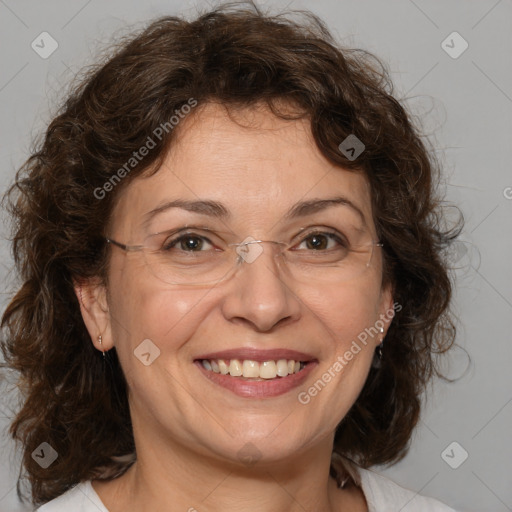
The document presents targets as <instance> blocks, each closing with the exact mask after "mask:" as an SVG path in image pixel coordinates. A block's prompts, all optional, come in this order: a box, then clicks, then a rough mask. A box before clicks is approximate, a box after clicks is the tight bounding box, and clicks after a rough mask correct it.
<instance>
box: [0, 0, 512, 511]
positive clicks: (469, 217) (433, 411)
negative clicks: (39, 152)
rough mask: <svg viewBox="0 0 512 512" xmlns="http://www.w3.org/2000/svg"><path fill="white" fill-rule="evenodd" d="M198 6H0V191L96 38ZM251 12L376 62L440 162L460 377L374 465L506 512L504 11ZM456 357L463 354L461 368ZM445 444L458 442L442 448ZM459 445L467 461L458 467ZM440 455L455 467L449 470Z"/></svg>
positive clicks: (452, 501)
mask: <svg viewBox="0 0 512 512" xmlns="http://www.w3.org/2000/svg"><path fill="white" fill-rule="evenodd" d="M208 5H209V4H208V3H207V2H204V1H203V2H199V1H195V2H177V1H163V0H160V1H153V2H145V3H143V2H138V1H135V0H130V1H127V0H124V1H121V0H115V1H110V2H100V1H99V0H89V1H87V0H80V1H78V0H73V1H69V0H67V1H64V0H61V1H55V0H54V1H50V0H47V1H45V2H40V1H35V0H30V1H22V2H15V1H14V0H0V34H1V45H0V70H1V75H0V104H1V112H2V116H1V119H0V130H1V136H0V141H1V149H0V158H1V168H0V186H1V189H2V191H3V190H5V187H6V186H7V184H8V183H9V182H11V181H12V179H13V176H14V171H15V169H16V168H17V167H18V166H19V165H20V164H21V163H22V162H23V161H24V160H25V159H26V157H27V154H28V151H29V147H30V143H31V140H32V139H33V137H34V136H35V135H37V134H38V133H39V132H40V130H41V129H42V128H43V127H44V125H45V123H46V122H47V121H48V120H49V119H50V116H51V112H52V111H54V110H55V106H56V104H57V103H58V102H59V101H60V100H61V98H62V96H63V94H64V91H65V87H66V85H67V84H68V83H69V81H70V80H71V79H72V78H73V76H74V74H75V73H76V72H77V71H78V70H79V69H80V68H81V67H82V66H83V65H84V64H87V63H90V62H92V61H93V60H94V54H95V52H96V51H97V49H98V42H100V43H103V44H104V43H106V42H107V41H108V40H109V39H111V38H112V37H113V33H116V31H121V32H123V31H125V30H126V26H127V24H130V25H131V24H133V23H135V24H137V26H140V25H141V24H142V23H144V22H145V21H146V20H148V19H150V18H153V17H155V16H158V15H163V14H175V13H182V14H185V15H186V16H193V15H194V13H195V12H196V6H199V7H200V8H203V9H206V8H207V7H208ZM259 5H261V6H266V7H271V8H272V9H274V8H275V9H278V8H284V7H286V6H288V7H289V8H295V9H300V8H306V9H310V10H312V11H313V12H315V13H317V14H318V15H320V17H322V18H323V19H324V20H325V21H326V22H327V24H328V26H329V27H330V29H331V30H333V31H334V33H335V34H336V35H337V37H338V38H339V40H340V41H341V42H342V43H344V44H346V45H347V46H355V47H361V48H365V49H367V50H369V51H371V52H374V53H376V54H377V55H378V56H380V57H381V58H382V59H384V61H386V62H387V63H388V66H389V69H390V71H391V73H392V78H393V80H394V83H395V85H396V96H397V97H398V98H402V99H404V102H405V103H406V105H407V106H408V107H409V108H410V110H411V111H412V112H413V114H414V115H416V116H418V120H420V121H421V123H422V125H423V129H424V130H425V131H426V132H427V133H428V134H429V136H430V137H431V140H432V142H433V143H434V144H435V147H436V151H437V152H438V156H439V157H440V159H441V161H442V162H443V166H444V173H445V175H444V179H445V192H446V197H447V199H448V200H450V201H453V202H455V203H457V204H458V205H459V206H460V207H461V209H462V210H463V212H464V215H465V218H466V226H465V229H464V232H463V234H462V240H463V241H464V242H465V243H460V244H458V246H457V247H456V248H455V251H454V253H453V255H452V259H453V261H454V262H456V263H457V266H458V267H460V270H458V271H457V292H456V296H455V311H456V313H457V315H458V318H459V334H458V344H459V346H460V348H459V349H457V350H454V352H453V354H452V356H451V358H450V365H449V366H447V367H446V372H447V374H448V375H449V376H450V377H460V379H459V380H457V381H456V382H455V383H454V384H446V383H443V382H437V383H436V384H435V385H434V387H433V392H432V393H431V394H430V398H429V401H428V403H427V406H426V408H425V410H424V413H423V416H422V421H421V424H420V426H419V428H418V430H417V431H416V433H415V436H414V438H413V442H412V448H411V450H410V453H409V455H408V456H407V457H406V458H405V459H404V460H403V461H402V462H401V463H399V464H397V465H395V466H394V467H392V468H388V469H384V468H377V469H378V470H379V471H381V472H382V473H384V474H386V475H387V476H388V477H390V478H392V479H394V480H395V481H396V482H398V483H400V484H401V485H403V486H405V487H408V488H411V489H414V490H416V491H418V492H420V493H421V494H425V495H430V496H434V497H437V498H438V499H441V500H443V501H445V502H446V503H447V504H449V505H451V506H452V507H454V508H457V509H458V510H461V511H474V512H477V511H486V512H504V511H510V510H512V486H511V483H512V481H511V476H510V475H511V474H512V471H511V470H512V464H511V461H512V446H511V440H510V439H511V436H510V433H511V426H512V403H511V402H512V385H511V384H512V378H511V375H512V372H511V370H510V368H511V366H512V345H511V343H510V331H511V329H510V328H511V322H510V318H511V316H512V292H511V286H510V285H511V282H512V279H511V273H512V271H511V266H510V261H511V259H510V255H511V252H512V251H511V249H512V239H511V236H510V233H511V232H512V231H511V224H512V216H511V209H512V188H511V187H512V175H511V172H510V168H511V166H510V164H511V140H510V136H511V132H512V130H511V111H512V76H511V67H512V60H511V59H510V50H511V48H512V45H511V38H512V36H511V30H510V19H512V2H511V1H510V0H499V1H496V0H485V1H484V0H482V1H476V0H473V1H464V0H460V1H453V0H451V1H444V2H438V1H436V2H434V1H422V0H414V1H413V0H394V1H387V2H382V1H379V0H372V1H355V0H343V1H336V0H317V1H315V2H314V3H313V2H311V3H308V2H305V1H298V0H297V1H291V2H290V1H280V0H269V1H267V2H263V1H261V2H259ZM43 31H46V32H49V33H50V34H51V36H52V37H53V38H54V39H55V40H56V41H57V42H58V45H59V46H58V49H57V50H56V51H55V52H54V53H53V54H52V55H51V56H50V57H49V58H47V59H42V58H41V57H40V56H39V55H38V54H37V53H36V52H35V51H34V50H33V49H32V48H31V43H32V41H33V40H35V39H36V37H37V36H39V34H40V33H41V32H43ZM454 31H457V32H458V33H459V34H460V35H461V36H462V37H463V38H464V39H465V40H466V41H467V42H468V44H469V47H468V49H467V50H466V51H465V52H464V53H462V54H461V55H460V56H458V58H452V57H451V56H450V55H448V54H447V53H446V52H445V50H444V49H443V48H442V46H441V43H442V41H444V40H445V39H446V38H447V36H448V35H449V34H451V33H452V32H454ZM452 40H453V41H452ZM446 44H448V45H449V46H452V47H453V48H452V49H451V50H450V51H451V52H452V53H453V52H457V51H458V50H460V49H461V48H462V46H461V44H462V41H461V40H458V39H457V37H455V39H453V36H452V37H451V38H448V40H447V43H446ZM5 235H6V233H5V227H4V228H3V233H2V240H1V241H0V251H1V256H2V257H1V259H0V261H1V268H0V272H1V275H2V278H4V277H5V281H4V282H5V285H4V286H3V287H2V295H0V299H1V302H2V306H5V304H6V301H7V298H8V296H9V292H10V291H11V289H12V286H13V285H12V282H11V281H12V279H11V278H10V277H9V276H8V271H9V269H10V267H11V259H10V256H9V246H8V243H7V242H6V241H5ZM3 280H4V279H3ZM2 309H3V307H2ZM56 341H58V340H56ZM465 351H467V353H469V354H470V356H471V365H470V366H469V367H468V360H467V354H466V353H465ZM2 393H3V396H4V399H3V400H2V406H1V409H0V415H1V416H2V418H0V429H1V433H0V445H1V446H2V456H1V460H0V466H1V467H0V511H1V512H4V511H15V510H23V509H22V508H19V507H18V505H17V504H16V503H17V500H16V494H15V489H14V484H15V476H16V474H17V471H18V467H17V454H16V452H15V449H14V445H13V444H12V443H11V442H10V441H8V440H7V437H6V435H5V429H6V426H7V422H8V416H9V414H10V413H9V405H10V404H9V403H8V402H9V401H10V400H7V398H6V397H7V395H6V392H5V386H3V387H2ZM12 398H13V399H14V398H15V397H12ZM453 442H456V443H458V444H457V445H452V446H449V445H450V444H451V443H453ZM447 447H448V450H447V451H445V449H446V448H447ZM463 450H465V451H466V452H467V453H468V458H467V460H465V461H464V462H463V463H462V464H460V462H461V460H462V458H463V455H464V451H463ZM443 453H444V456H442V454H443ZM443 457H444V458H443ZM445 460H446V461H449V462H450V463H451V464H452V465H453V466H456V465H458V464H460V466H459V467H458V468H457V469H453V468H452V467H450V465H448V463H447V462H445Z"/></svg>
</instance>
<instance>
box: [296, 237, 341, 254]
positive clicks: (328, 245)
mask: <svg viewBox="0 0 512 512" xmlns="http://www.w3.org/2000/svg"><path fill="white" fill-rule="evenodd" d="M336 246H338V247H345V246H346V244H344V243H343V242H342V240H340V238H339V237H338V236H336V235H335V234H334V233H313V234H311V235H309V236H307V237H306V238H304V239H303V240H302V242H301V243H300V244H299V245H298V246H297V249H308V250H311V251H325V250H328V249H334V248H335V247H336Z"/></svg>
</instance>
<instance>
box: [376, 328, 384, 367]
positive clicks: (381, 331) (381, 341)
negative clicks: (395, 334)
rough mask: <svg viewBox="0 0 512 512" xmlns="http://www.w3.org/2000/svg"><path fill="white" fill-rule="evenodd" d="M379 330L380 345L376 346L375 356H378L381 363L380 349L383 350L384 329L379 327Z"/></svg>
mask: <svg viewBox="0 0 512 512" xmlns="http://www.w3.org/2000/svg"><path fill="white" fill-rule="evenodd" d="M379 330H380V334H381V337H380V343H379V345H378V346H377V356H378V358H379V360H381V361H382V349H383V348H384V327H381V328H380V329H379Z"/></svg>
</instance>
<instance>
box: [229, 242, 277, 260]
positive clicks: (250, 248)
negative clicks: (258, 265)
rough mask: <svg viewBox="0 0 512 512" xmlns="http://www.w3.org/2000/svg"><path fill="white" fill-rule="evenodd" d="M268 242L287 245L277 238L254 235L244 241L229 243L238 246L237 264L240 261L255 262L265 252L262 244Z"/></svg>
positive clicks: (236, 250)
mask: <svg viewBox="0 0 512 512" xmlns="http://www.w3.org/2000/svg"><path fill="white" fill-rule="evenodd" d="M264 243H268V244H274V245H280V246H284V247H286V246H287V244H286V243H285V242H279V241H276V240H256V239H255V238H253V237H252V236H248V237H247V238H246V239H245V240H243V241H242V242H239V243H236V244H229V245H230V246H231V247H236V249H235V252H236V254H237V255H238V258H237V264H239V263H244V262H245V263H253V262H254V261H256V260H257V259H258V258H259V256H260V255H261V254H262V253H263V247H262V245H261V244H264Z"/></svg>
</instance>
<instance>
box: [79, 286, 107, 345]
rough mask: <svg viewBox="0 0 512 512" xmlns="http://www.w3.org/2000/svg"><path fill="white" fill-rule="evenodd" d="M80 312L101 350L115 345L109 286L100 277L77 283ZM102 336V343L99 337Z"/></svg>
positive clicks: (92, 337) (93, 340)
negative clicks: (109, 305)
mask: <svg viewBox="0 0 512 512" xmlns="http://www.w3.org/2000/svg"><path fill="white" fill-rule="evenodd" d="M74 289H75V294H76V296H77V299H78V302H79V304H80V312H81V313H82V318H83V320H84V323H85V326H86V327H87V330H88V332H89V336H90V337H91V340H92V342H93V344H94V346H95V347H96V348H97V349H98V350H100V351H101V352H104V351H107V350H110V349H111V348H112V347H113V346H114V343H113V339H112V329H111V321H110V312H109V307H108V300H107V288H106V287H105V285H104V284H102V283H101V281H100V280H99V279H90V280H88V281H82V282H80V283H75V285H74ZM100 336H101V343H100V342H99V339H100V338H99V337H100Z"/></svg>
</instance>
